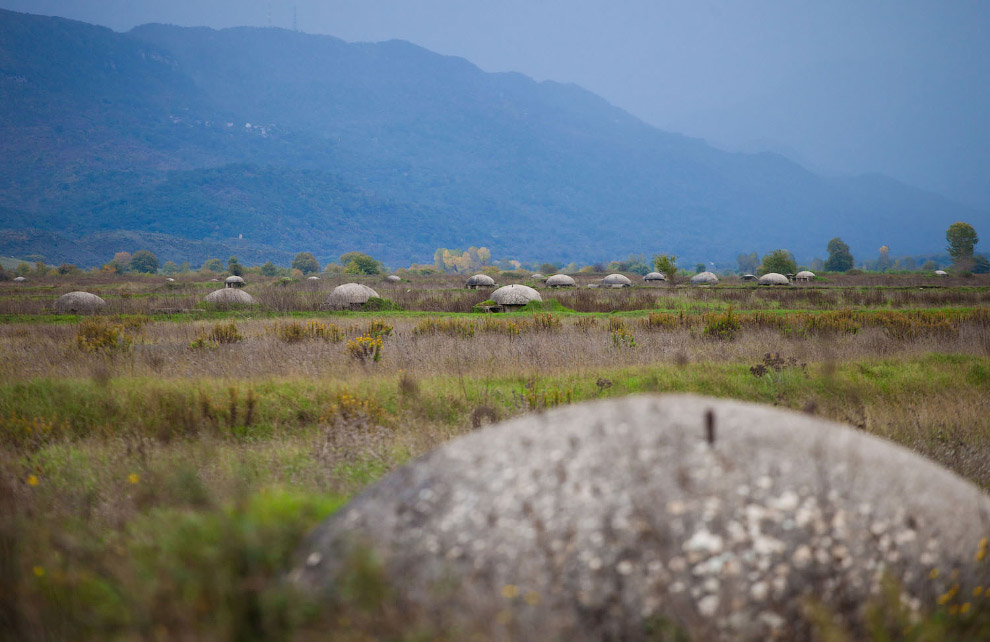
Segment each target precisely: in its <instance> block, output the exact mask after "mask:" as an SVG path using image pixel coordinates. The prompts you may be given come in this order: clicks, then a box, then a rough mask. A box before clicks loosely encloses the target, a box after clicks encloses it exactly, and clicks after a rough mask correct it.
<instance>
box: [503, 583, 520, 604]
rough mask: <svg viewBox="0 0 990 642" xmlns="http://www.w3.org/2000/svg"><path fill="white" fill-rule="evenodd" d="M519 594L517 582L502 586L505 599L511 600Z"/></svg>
mask: <svg viewBox="0 0 990 642" xmlns="http://www.w3.org/2000/svg"><path fill="white" fill-rule="evenodd" d="M517 595H519V587H518V586H516V585H515V584H506V585H505V586H503V587H502V597H504V598H505V599H507V600H511V599H512V598H514V597H516V596H517Z"/></svg>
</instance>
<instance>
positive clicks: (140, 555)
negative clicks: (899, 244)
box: [0, 275, 990, 639]
mask: <svg viewBox="0 0 990 642" xmlns="http://www.w3.org/2000/svg"><path fill="white" fill-rule="evenodd" d="M984 277H985V275H980V276H977V277H973V278H968V279H962V278H958V279H956V278H949V279H939V280H936V279H932V278H927V277H920V276H899V275H898V276H877V275H866V276H859V277H854V276H834V277H833V276H830V278H828V279H827V280H825V282H823V283H816V284H815V285H812V286H789V287H786V288H780V289H766V288H758V287H756V286H749V285H744V284H740V283H736V282H733V280H731V279H729V280H727V281H728V282H727V283H724V284H723V285H719V286H716V287H710V288H691V287H676V288H673V287H668V286H660V287H634V288H631V289H623V290H611V289H608V290H603V289H588V288H586V287H580V288H578V289H576V290H561V291H554V290H549V289H542V290H541V293H542V295H543V299H544V303H543V304H542V305H531V306H529V307H528V308H527V309H524V310H521V311H516V312H509V313H501V314H486V313H478V312H474V311H473V310H474V309H475V306H476V305H478V304H480V303H482V302H483V301H485V299H486V298H487V296H488V294H489V293H490V291H489V290H477V291H475V290H464V289H462V288H460V287H458V286H459V285H460V283H461V282H462V279H461V277H437V276H433V277H421V278H417V277H410V280H407V281H404V282H402V283H400V284H397V285H386V284H384V283H382V282H381V280H380V279H375V280H367V283H368V284H369V285H371V286H372V287H374V288H375V289H376V290H377V291H378V292H379V293H380V294H381V296H382V300H380V301H375V300H372V304H371V306H370V307H371V308H372V309H370V310H368V309H366V310H364V311H346V312H332V311H328V310H325V309H324V307H325V306H324V305H323V303H324V302H325V300H326V298H327V294H328V293H329V291H330V289H331V288H332V287H333V286H334V285H336V284H338V283H340V282H341V279H339V278H329V277H323V280H321V281H320V282H318V283H315V282H306V281H303V282H297V283H289V284H279V283H278V282H276V281H275V280H273V279H264V278H261V277H249V278H248V280H249V285H248V287H247V291H248V292H250V293H251V294H252V295H253V296H255V297H256V298H257V299H258V301H259V302H260V304H259V305H258V306H255V307H251V308H248V309H239V310H224V309H209V308H205V307H203V305H202V303H201V301H202V298H203V296H204V295H205V294H206V293H208V292H209V291H211V290H212V289H215V288H217V287H220V285H222V284H218V283H210V282H209V281H208V280H205V279H203V278H202V277H182V278H180V279H179V281H177V282H176V283H170V284H166V283H163V282H162V281H163V279H162V278H131V279H125V278H122V277H89V276H86V277H79V278H77V279H75V280H72V279H71V278H69V277H63V278H61V279H49V280H39V282H32V283H30V284H23V285H16V284H12V283H0V321H3V323H0V373H2V378H0V514H2V515H3V516H4V518H3V520H0V572H2V573H3V577H4V578H5V582H4V588H3V589H0V591H2V592H0V622H5V623H9V627H8V631H13V632H14V636H13V637H15V638H16V637H25V638H51V639H62V638H73V639H81V638H99V639H106V638H119V639H148V638H154V639H157V638H161V639H249V638H252V637H258V638H272V637H275V638H279V637H301V638H306V636H307V631H318V630H320V627H321V626H325V625H326V624H327V623H326V622H325V621H323V619H324V618H325V617H326V615H325V614H321V613H320V612H318V611H315V610H313V609H312V608H311V606H309V605H307V604H306V603H305V601H304V600H300V599H296V596H292V595H290V594H289V590H288V589H286V588H285V587H284V585H283V584H282V583H281V581H280V578H281V576H282V573H284V571H285V570H286V569H287V568H288V565H289V563H290V560H291V555H292V552H293V550H294V548H295V546H296V545H297V544H298V543H299V541H300V539H301V537H302V536H303V535H304V534H305V533H306V532H307V531H308V530H309V529H310V528H312V527H313V526H314V525H315V524H316V523H318V522H319V521H320V520H321V519H323V518H324V517H326V516H327V515H329V514H330V513H331V512H332V511H334V510H336V509H337V508H338V507H339V506H340V505H342V503H343V502H345V501H346V499H347V498H348V497H349V496H350V495H352V494H353V493H354V492H356V491H358V490H360V489H361V488H363V487H364V486H366V485H368V484H369V483H371V482H373V481H375V480H376V479H378V478H380V477H381V476H382V475H384V474H386V473H387V472H388V471H389V470H391V469H393V468H394V467H396V466H398V465H401V464H402V463H403V462H405V461H407V460H408V459H409V458H411V457H415V456H417V455H419V454H421V453H423V452H426V451H428V450H429V449H432V448H434V447H436V446H437V445H439V444H442V443H443V442H445V441H447V440H449V439H451V438H454V437H456V436H457V435H460V434H464V433H466V432H469V431H471V430H475V429H477V428H478V427H480V426H482V425H485V424H488V423H491V422H494V421H498V420H501V419H505V418H508V417H511V416H515V415H519V414H522V413H527V412H540V411H542V410H544V409H546V408H550V407H553V406H558V405H561V404H568V403H575V402H579V401H584V400H589V399H597V398H603V397H613V396H621V395H628V394H635V393H663V392H669V391H678V392H694V393H698V394H705V395H714V396H720V397H732V398H737V399H742V400H748V401H755V402H760V403H766V404H773V405H779V406H783V407H788V408H793V409H799V410H804V411H805V412H809V413H814V414H817V415H819V416H822V417H827V418H830V419H835V420H838V421H842V422H845V423H848V424H851V425H853V426H856V427H858V428H860V429H862V430H864V431H867V432H870V433H873V434H876V435H879V436H881V437H883V438H886V439H890V440H892V441H895V442H898V443H901V444H903V445H905V446H907V447H909V448H911V449H914V450H916V451H918V452H920V453H922V454H924V455H926V456H928V457H931V458H933V459H935V460H936V461H938V462H940V463H942V464H943V465H945V466H947V467H948V468H950V469H952V470H954V471H956V472H957V473H959V474H960V475H962V476H964V477H966V478H968V479H970V480H972V481H973V482H974V483H976V484H978V485H980V486H981V487H983V488H985V489H987V488H990V395H988V394H987V393H988V392H990V308H988V302H990V280H987V279H986V278H984ZM579 281H580V279H579ZM520 282H524V283H525V282H526V280H525V279H523V280H521V281H520ZM588 282H591V280H590V279H588V281H587V282H582V285H587V283H588ZM530 284H531V285H538V284H536V283H530ZM72 290H86V291H90V292H94V293H97V294H99V295H100V296H102V297H103V298H104V299H105V300H106V301H107V304H108V306H107V310H106V314H103V315H100V316H96V317H77V316H60V315H56V314H54V313H53V311H52V310H53V303H54V300H55V298H56V297H57V296H58V295H60V294H63V293H65V292H68V291H72ZM967 617H968V618H969V619H968V620H966V622H965V623H964V625H965V626H968V627H971V628H969V629H966V630H967V631H970V632H971V631H974V630H980V631H985V630H986V629H974V628H972V627H980V626H983V627H985V626H987V622H988V620H990V614H988V613H987V609H974V610H973V612H972V613H971V614H970V615H969V616H967ZM910 626H913V627H914V628H913V629H911V630H912V631H915V632H916V633H918V635H922V633H925V632H927V633H926V634H930V633H931V631H933V630H934V631H942V632H944V631H946V630H949V629H946V628H944V627H952V626H956V627H958V626H963V624H959V619H958V618H957V619H956V620H948V619H944V618H942V617H941V616H939V614H938V613H936V614H935V615H933V617H932V618H930V619H927V620H924V621H923V622H920V623H918V622H915V623H913V624H911V625H910ZM926 627H927V628H926ZM933 627H934V628H933ZM938 627H943V628H938ZM909 628H910V627H909ZM901 629H903V627H901ZM953 630H955V629H953ZM399 637H401V636H399ZM918 639H924V638H923V637H919V638H918Z"/></svg>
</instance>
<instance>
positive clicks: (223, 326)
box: [206, 322, 244, 344]
mask: <svg viewBox="0 0 990 642" xmlns="http://www.w3.org/2000/svg"><path fill="white" fill-rule="evenodd" d="M206 336H207V338H208V339H209V340H210V341H212V342H214V343H217V344H220V343H238V342H240V341H243V340H244V335H243V334H241V331H240V330H238V329H237V325H236V324H235V323H234V322H230V323H218V324H216V325H214V326H213V328H212V329H211V330H210V332H209V334H207V335H206Z"/></svg>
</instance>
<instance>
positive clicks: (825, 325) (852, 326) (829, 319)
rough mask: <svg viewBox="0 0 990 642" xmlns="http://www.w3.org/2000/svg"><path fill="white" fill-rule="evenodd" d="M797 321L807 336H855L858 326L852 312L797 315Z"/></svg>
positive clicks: (840, 311) (839, 311)
mask: <svg viewBox="0 0 990 642" xmlns="http://www.w3.org/2000/svg"><path fill="white" fill-rule="evenodd" d="M797 320H798V322H799V323H801V327H802V330H803V332H804V333H805V334H807V335H836V334H856V333H857V332H859V329H860V327H861V326H860V324H859V323H858V322H857V321H856V318H855V315H854V313H853V312H852V310H837V311H835V312H822V313H821V314H804V313H802V314H799V315H798V316H797Z"/></svg>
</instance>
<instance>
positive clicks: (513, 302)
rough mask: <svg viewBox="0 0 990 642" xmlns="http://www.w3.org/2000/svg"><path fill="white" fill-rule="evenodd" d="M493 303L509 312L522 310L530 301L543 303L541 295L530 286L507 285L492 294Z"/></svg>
mask: <svg viewBox="0 0 990 642" xmlns="http://www.w3.org/2000/svg"><path fill="white" fill-rule="evenodd" d="M491 297H492V301H494V302H495V303H497V304H498V305H500V306H502V307H503V308H505V309H507V310H512V309H515V308H521V307H523V306H524V305H526V304H527V303H529V302H530V301H542V300H543V297H542V296H540V293H539V292H537V291H536V290H534V289H533V288H531V287H529V286H528V285H519V284H513V285H505V286H502V287H500V288H499V289H497V290H495V291H494V292H492V294H491Z"/></svg>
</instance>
